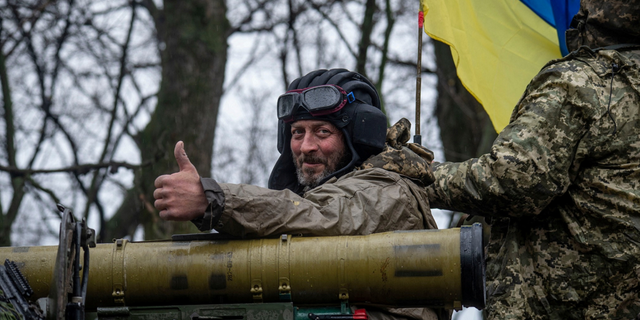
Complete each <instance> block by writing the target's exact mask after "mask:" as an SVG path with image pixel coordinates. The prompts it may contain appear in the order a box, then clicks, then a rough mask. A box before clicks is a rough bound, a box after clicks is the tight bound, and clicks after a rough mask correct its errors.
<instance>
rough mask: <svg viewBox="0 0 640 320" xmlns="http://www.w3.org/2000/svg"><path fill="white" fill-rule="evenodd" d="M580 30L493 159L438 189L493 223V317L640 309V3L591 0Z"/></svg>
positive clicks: (538, 80) (435, 190) (445, 204)
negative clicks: (568, 52) (570, 51)
mask: <svg viewBox="0 0 640 320" xmlns="http://www.w3.org/2000/svg"><path fill="white" fill-rule="evenodd" d="M571 27H572V28H573V29H569V30H568V31H567V33H566V35H567V37H566V38H567V44H568V47H569V49H570V50H574V51H573V52H572V53H571V54H569V55H568V56H566V57H564V58H562V59H559V60H555V61H551V62H550V63H549V64H547V65H546V66H545V67H544V68H543V69H542V70H541V71H540V73H539V74H538V75H537V76H536V77H535V78H534V79H533V80H532V81H531V83H530V84H529V86H528V87H527V89H526V91H525V93H524V96H523V98H522V99H521V100H520V102H519V103H518V105H517V106H516V108H515V110H514V112H513V114H512V116H511V121H510V123H509V125H508V126H507V127H506V128H505V129H504V130H503V131H502V132H501V133H500V135H499V136H498V138H497V139H496V141H495V142H494V144H493V146H492V148H491V152H490V153H488V154H485V155H482V156H480V157H479V158H477V159H470V160H467V161H465V162H461V163H448V162H445V163H442V164H437V165H435V166H434V168H435V169H434V170H435V172H434V173H435V177H436V182H435V183H434V184H433V185H431V186H429V187H428V188H427V191H428V193H429V200H430V203H431V205H432V206H433V207H437V208H443V209H451V210H456V211H462V212H467V213H469V214H476V215H481V216H484V217H487V220H490V222H491V224H492V231H491V240H490V243H489V247H488V250H489V255H488V260H487V281H488V283H487V290H488V292H487V294H488V301H487V308H486V309H485V310H486V313H487V316H488V317H487V319H576V320H577V319H580V320H584V319H636V317H638V316H639V315H638V314H639V313H640V284H639V281H640V264H639V260H640V1H638V0H627V1H622V0H608V1H602V0H582V2H581V7H580V11H579V12H578V14H577V15H576V16H575V17H574V19H573V22H572V24H571Z"/></svg>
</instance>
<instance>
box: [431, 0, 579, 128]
mask: <svg viewBox="0 0 640 320" xmlns="http://www.w3.org/2000/svg"><path fill="white" fill-rule="evenodd" d="M420 2H421V5H422V10H423V11H424V14H425V16H424V30H425V32H426V33H427V34H428V35H429V36H430V37H431V38H433V39H435V40H438V41H442V42H444V43H446V44H448V45H449V46H450V47H451V53H452V55H453V60H454V62H455V64H456V67H457V72H458V77H459V78H460V80H461V81H462V84H463V85H464V86H465V87H466V88H467V90H469V92H471V94H473V95H474V96H475V97H476V99H478V101H479V102H480V103H481V104H482V105H483V106H484V108H485V110H486V111H487V113H488V114H489V117H490V118H491V121H492V122H493V126H494V128H495V129H496V131H498V132H499V131H500V130H502V129H503V128H504V127H505V126H506V125H507V124H508V122H509V117H510V115H511V112H512V110H513V108H514V107H515V105H516V103H517V102H518V99H520V96H521V95H522V93H523V92H524V90H525V88H526V86H527V84H528V83H529V81H530V80H531V79H532V78H533V77H534V76H535V75H536V74H537V73H538V72H539V71H540V69H541V68H542V67H543V66H544V65H545V64H546V63H547V62H548V61H549V60H552V59H556V58H560V57H561V56H562V55H565V54H567V52H566V46H565V43H564V42H565V41H564V31H565V30H566V29H567V28H568V26H569V24H570V23H571V18H572V17H573V15H575V14H576V13H577V12H578V9H579V7H580V0H420ZM560 44H562V45H560ZM561 52H562V53H561Z"/></svg>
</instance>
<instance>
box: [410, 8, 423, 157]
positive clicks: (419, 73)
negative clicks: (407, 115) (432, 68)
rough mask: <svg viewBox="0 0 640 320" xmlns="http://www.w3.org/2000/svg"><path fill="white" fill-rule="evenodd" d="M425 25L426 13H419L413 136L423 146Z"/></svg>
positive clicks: (414, 140) (415, 141)
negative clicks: (421, 109)
mask: <svg viewBox="0 0 640 320" xmlns="http://www.w3.org/2000/svg"><path fill="white" fill-rule="evenodd" d="M423 24H424V12H422V11H420V12H419V13H418V63H417V64H416V65H417V68H416V69H417V75H416V134H415V135H414V136H413V142H414V143H417V144H419V145H422V136H421V135H420V104H421V101H420V92H421V91H422V33H423V32H424V31H423V30H422V26H423Z"/></svg>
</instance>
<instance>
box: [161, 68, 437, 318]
mask: <svg viewBox="0 0 640 320" xmlns="http://www.w3.org/2000/svg"><path fill="white" fill-rule="evenodd" d="M288 89H289V91H287V92H286V93H285V94H283V95H281V96H280V97H279V99H278V104H277V111H278V151H280V153H281V156H280V158H279V159H278V161H277V162H276V164H275V166H274V168H273V170H272V172H271V176H270V178H269V188H268V189H267V188H261V187H257V186H252V185H244V184H227V183H217V182H216V181H214V180H213V179H210V178H201V177H200V176H199V175H198V172H197V171H196V169H195V167H194V166H193V165H192V164H191V163H190V162H189V159H188V158H187V155H186V153H185V151H184V147H183V144H182V142H178V143H177V144H176V148H175V157H176V160H177V162H178V164H179V166H180V172H178V173H174V174H172V175H163V176H160V177H158V179H157V180H156V182H155V186H156V188H157V189H156V190H155V192H154V197H155V198H156V201H155V207H156V208H157V209H158V210H159V211H160V217H162V218H163V219H168V220H181V221H186V220H191V221H193V223H195V224H196V226H198V228H199V229H200V230H203V231H208V230H211V229H215V230H217V231H219V232H223V233H228V234H232V235H238V236H250V237H263V236H269V235H279V234H284V233H292V234H304V235H315V236H328V235H363V234H371V233H375V232H383V231H391V230H409V229H435V228H437V226H436V223H435V221H434V219H433V217H432V216H431V211H430V209H429V204H428V203H427V202H426V199H427V195H426V192H425V189H424V188H425V186H426V185H428V184H429V183H432V181H433V175H432V172H431V171H430V163H431V161H432V160H433V155H432V153H431V152H430V151H428V150H426V149H423V148H422V147H420V146H418V145H414V144H406V142H407V141H408V139H409V135H410V134H409V126H410V124H409V122H408V121H407V120H406V119H403V120H401V121H400V122H398V124H396V125H395V126H394V127H392V128H391V129H389V131H388V132H387V118H386V116H385V115H384V114H383V113H382V112H381V110H380V100H379V97H378V93H377V92H376V90H375V88H374V86H373V85H372V84H371V83H370V82H369V80H367V79H366V78H365V77H363V76H361V75H360V74H358V73H355V72H349V71H347V70H344V69H331V70H317V71H313V72H311V73H309V74H307V75H305V76H304V77H302V78H299V79H296V80H294V81H293V82H292V83H291V84H290V85H289V88H288ZM385 140H387V145H385ZM367 312H368V314H369V317H370V319H407V318H412V319H437V315H436V313H435V312H434V311H433V310H431V309H425V308H417V309H415V308H405V309H386V310H375V309H371V308H367ZM447 315H448V314H447Z"/></svg>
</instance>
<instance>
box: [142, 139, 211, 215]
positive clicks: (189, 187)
mask: <svg viewBox="0 0 640 320" xmlns="http://www.w3.org/2000/svg"><path fill="white" fill-rule="evenodd" d="M173 153H174V156H175V157H176V161H177V162H178V166H179V167H180V171H178V172H176V173H174V174H170V175H166V174H165V175H161V176H159V177H158V178H157V179H156V181H155V183H154V184H155V187H156V190H155V191H154V192H153V197H154V198H155V199H156V201H155V202H154V206H155V207H156V209H158V211H160V218H162V219H165V220H175V221H189V220H193V219H195V218H198V217H202V216H203V215H204V211H205V210H206V209H207V205H208V201H207V198H206V197H205V195H204V189H203V188H202V184H201V183H200V175H199V174H198V170H196V167H195V166H193V164H192V163H191V161H189V157H187V153H186V152H185V151H184V143H183V142H182V141H178V143H176V147H175V149H174V151H173Z"/></svg>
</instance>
